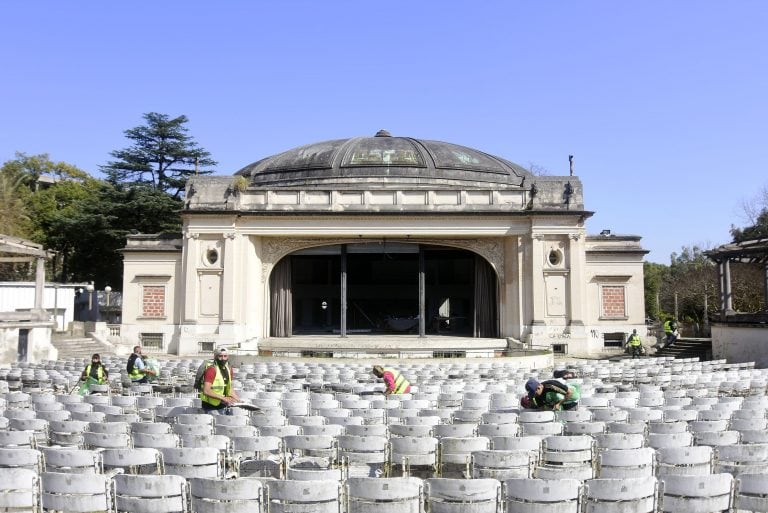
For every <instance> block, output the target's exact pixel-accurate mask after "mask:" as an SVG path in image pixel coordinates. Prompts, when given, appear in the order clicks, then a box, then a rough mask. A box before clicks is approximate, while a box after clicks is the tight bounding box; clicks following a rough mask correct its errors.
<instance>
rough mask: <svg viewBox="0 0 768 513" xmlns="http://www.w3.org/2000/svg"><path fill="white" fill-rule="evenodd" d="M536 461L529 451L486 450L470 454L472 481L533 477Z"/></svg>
mask: <svg viewBox="0 0 768 513" xmlns="http://www.w3.org/2000/svg"><path fill="white" fill-rule="evenodd" d="M537 462H538V459H537V457H536V455H534V454H533V453H532V452H531V451H529V450H517V451H505V450H487V451H474V452H472V459H471V477H472V479H483V478H488V479H496V480H498V481H504V480H507V479H516V478H529V477H533V469H534V467H535V466H536V464H537Z"/></svg>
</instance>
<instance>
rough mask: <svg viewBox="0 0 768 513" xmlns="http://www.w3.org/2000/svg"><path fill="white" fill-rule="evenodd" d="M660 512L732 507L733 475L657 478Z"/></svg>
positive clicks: (696, 512)
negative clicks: (659, 485)
mask: <svg viewBox="0 0 768 513" xmlns="http://www.w3.org/2000/svg"><path fill="white" fill-rule="evenodd" d="M659 480H660V481H661V483H662V485H661V489H660V490H661V491H660V494H661V508H660V509H661V511H664V512H669V513H679V512H683V511H684V512H685V513H711V512H713V511H727V510H729V509H730V508H731V506H732V500H731V498H732V496H733V476H732V475H731V474H710V475H706V476H696V475H679V476H664V477H660V478H659Z"/></svg>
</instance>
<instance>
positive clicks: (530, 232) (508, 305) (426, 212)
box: [121, 131, 646, 354]
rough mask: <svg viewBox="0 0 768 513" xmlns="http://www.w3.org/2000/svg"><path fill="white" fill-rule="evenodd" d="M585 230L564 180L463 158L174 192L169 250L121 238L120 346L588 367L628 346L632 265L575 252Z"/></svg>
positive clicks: (393, 141)
mask: <svg viewBox="0 0 768 513" xmlns="http://www.w3.org/2000/svg"><path fill="white" fill-rule="evenodd" d="M591 214H592V213H591V212H589V211H587V210H585V207H584V202H583V191H582V184H581V182H580V180H579V178H578V177H576V176H573V175H569V176H534V175H532V174H531V173H529V172H528V171H526V170H525V169H524V168H522V167H520V166H518V165H516V164H514V163H512V162H509V161H507V160H504V159H502V158H499V157H495V156H492V155H488V154H486V153H483V152H481V151H478V150H475V149H472V148H467V147H464V146H459V145H455V144H450V143H444V142H437V141H428V140H422V139H413V138H406V137H392V136H390V135H389V134H388V133H387V132H385V131H380V132H379V133H377V134H376V136H374V137H358V138H352V139H342V140H334V141H326V142H321V143H315V144H310V145H306V146H302V147H299V148H295V149H292V150H289V151H287V152H284V153H281V154H278V155H275V156H271V157H267V158H265V159H262V160H260V161H258V162H255V163H254V164H251V165H249V166H246V167H245V168H243V169H242V170H240V171H238V172H237V173H236V174H235V175H234V176H205V177H203V176H199V177H194V178H192V179H190V180H189V182H188V184H187V189H186V200H185V209H184V212H183V219H184V226H183V233H182V234H180V235H175V236H158V235H135V236H130V237H129V239H128V244H127V246H126V248H125V250H124V265H125V273H124V284H123V324H122V326H121V336H122V339H123V341H124V343H125V344H133V343H136V342H141V343H144V344H145V345H146V344H149V345H150V346H153V347H156V348H158V349H159V350H162V351H165V352H170V353H176V354H197V353H199V352H201V351H206V350H208V348H210V347H213V346H214V345H218V344H225V345H231V346H235V347H239V348H240V349H241V350H242V351H258V350H259V349H260V348H263V347H266V344H267V343H268V342H269V343H272V344H274V343H276V342H275V341H278V343H279V341H281V340H289V339H291V338H293V339H296V338H301V337H309V339H310V340H314V341H315V342H314V343H316V345H317V349H318V351H322V349H323V347H324V346H325V345H334V346H335V347H341V345H344V344H340V343H339V340H341V341H347V342H345V343H346V344H347V345H349V346H354V345H355V344H357V343H359V341H361V340H362V339H363V338H365V339H366V340H368V339H370V338H372V337H373V338H376V340H378V341H379V343H381V344H385V345H386V344H394V345H396V344H398V343H399V342H398V339H399V338H401V337H403V336H406V335H407V338H408V339H409V342H408V343H409V344H410V345H411V346H414V345H415V346H418V345H419V343H420V342H419V340H422V341H424V344H425V347H426V344H427V342H426V341H427V340H429V341H431V342H430V343H432V344H433V345H434V343H435V342H434V341H435V340H438V341H439V342H438V345H440V346H441V347H445V348H446V350H456V351H460V350H461V349H462V347H465V346H466V345H467V344H468V343H470V344H471V342H472V340H485V341H493V342H492V343H490V345H491V346H494V347H499V348H502V349H503V348H505V347H507V345H508V344H516V343H520V344H526V345H528V346H534V347H535V346H546V347H552V346H554V347H555V349H556V350H563V351H568V352H570V353H578V354H593V353H597V352H600V351H602V350H603V348H604V347H606V346H609V347H610V346H615V345H617V344H618V345H619V346H620V345H621V343H622V342H623V340H624V338H625V337H626V334H627V333H629V332H631V331H632V329H633V328H639V330H638V331H639V332H641V333H643V331H640V330H641V329H642V330H644V317H645V316H644V297H643V257H644V255H645V254H646V251H645V250H643V248H642V247H641V245H640V237H637V236H618V235H612V234H610V232H608V231H604V232H603V233H601V234H600V235H596V236H590V235H587V232H586V226H585V222H586V220H587V219H588V218H589V217H590V216H591ZM393 336H394V337H393ZM337 339H338V340H337ZM467 341H469V342H467ZM489 347H490V346H489Z"/></svg>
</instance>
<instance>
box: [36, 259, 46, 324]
mask: <svg viewBox="0 0 768 513" xmlns="http://www.w3.org/2000/svg"><path fill="white" fill-rule="evenodd" d="M44 289H45V258H43V257H37V268H36V269H35V310H37V311H38V312H42V311H43V292H44Z"/></svg>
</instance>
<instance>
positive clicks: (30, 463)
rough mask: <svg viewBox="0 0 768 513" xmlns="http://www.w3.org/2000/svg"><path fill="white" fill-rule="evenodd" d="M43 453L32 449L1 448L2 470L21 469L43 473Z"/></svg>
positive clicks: (0, 462)
mask: <svg viewBox="0 0 768 513" xmlns="http://www.w3.org/2000/svg"><path fill="white" fill-rule="evenodd" d="M43 467H44V465H43V453H42V452H41V451H39V450H37V449H32V448H31V447H2V448H0V468H10V469H13V468H21V469H26V470H31V471H33V472H37V473H38V474H39V473H41V472H43V470H44V468H43Z"/></svg>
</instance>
